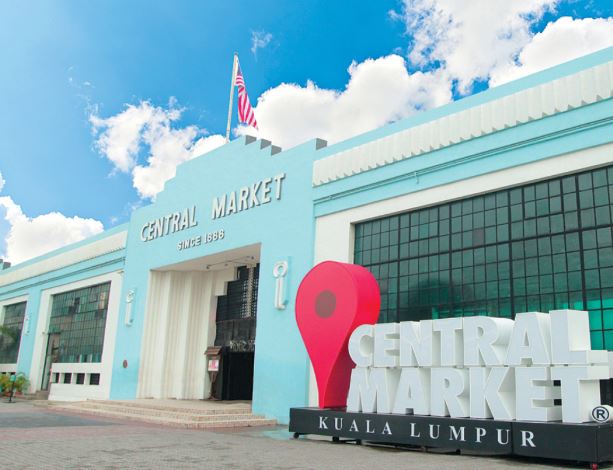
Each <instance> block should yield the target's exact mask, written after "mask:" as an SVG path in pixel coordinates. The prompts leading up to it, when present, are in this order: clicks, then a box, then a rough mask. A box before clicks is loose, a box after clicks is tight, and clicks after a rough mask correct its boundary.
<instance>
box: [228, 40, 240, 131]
mask: <svg viewBox="0 0 613 470" xmlns="http://www.w3.org/2000/svg"><path fill="white" fill-rule="evenodd" d="M237 70H238V54H237V53H236V52H235V53H234V63H233V64H232V84H231V85H230V103H229V104H228V126H227V127H226V143H228V142H230V123H231V122H232V102H233V100H234V85H235V83H236V72H237Z"/></svg>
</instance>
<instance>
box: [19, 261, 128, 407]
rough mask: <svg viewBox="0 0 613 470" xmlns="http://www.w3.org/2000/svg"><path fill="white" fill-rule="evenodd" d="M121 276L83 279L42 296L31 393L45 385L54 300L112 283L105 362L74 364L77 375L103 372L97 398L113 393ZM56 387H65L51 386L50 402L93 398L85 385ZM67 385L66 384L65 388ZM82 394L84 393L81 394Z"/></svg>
mask: <svg viewBox="0 0 613 470" xmlns="http://www.w3.org/2000/svg"><path fill="white" fill-rule="evenodd" d="M122 280H123V276H122V272H121V271H115V272H112V273H107V274H103V275H100V276H95V277H90V278H87V279H81V280H79V281H76V282H71V283H68V284H64V285H62V286H58V287H54V288H52V289H46V290H43V291H42V292H41V300H40V307H39V312H38V322H37V325H36V332H35V334H36V339H35V342H34V351H33V354H32V365H31V367H30V392H31V393H34V392H35V391H37V390H40V387H41V383H42V374H43V367H44V361H45V354H46V349H47V330H48V328H49V319H50V315H51V307H52V302H51V299H52V296H53V295H55V294H60V293H62V292H67V291H71V290H75V289H80V288H82V287H87V286H91V285H95V284H101V283H104V282H109V281H110V282H111V289H110V292H109V304H108V310H107V314H106V325H105V330H104V346H103V349H102V358H101V361H100V363H93V364H87V363H75V364H71V365H70V366H72V367H73V368H74V370H75V371H77V372H79V371H80V368H83V367H85V366H88V367H89V366H92V367H96V368H99V370H100V385H97V386H95V389H96V393H95V395H96V398H108V397H109V395H110V390H111V376H112V372H113V357H114V354H115V339H116V336H117V322H118V315H119V306H120V301H121V298H120V297H121V285H122ZM56 366H58V367H62V368H63V369H62V370H63V371H65V372H68V370H65V368H66V367H68V365H67V364H56V365H54V367H53V370H55V367H56ZM56 385H65V384H52V385H51V387H50V393H49V399H50V400H80V399H81V400H82V399H84V398H88V397H90V396H89V395H90V394H91V392H89V391H88V390H86V389H88V388H89V387H84V386H82V385H75V386H74V387H61V386H60V387H56ZM66 385H67V384H66ZM80 391H82V392H83V393H82V394H81V393H80Z"/></svg>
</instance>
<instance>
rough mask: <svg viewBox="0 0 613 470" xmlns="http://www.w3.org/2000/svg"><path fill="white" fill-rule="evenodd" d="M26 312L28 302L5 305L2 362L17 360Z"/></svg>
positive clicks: (0, 343) (0, 336)
mask: <svg viewBox="0 0 613 470" xmlns="http://www.w3.org/2000/svg"><path fill="white" fill-rule="evenodd" d="M25 314H26V302H20V303H18V304H12V305H7V306H5V307H4V315H3V320H2V324H1V325H2V331H0V364H14V363H16V362H17V356H18V355H19V344H20V342H21V330H22V329H23V319H24V317H25Z"/></svg>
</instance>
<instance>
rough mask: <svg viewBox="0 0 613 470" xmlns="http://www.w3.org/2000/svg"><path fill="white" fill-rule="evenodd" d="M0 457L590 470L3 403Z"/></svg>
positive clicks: (16, 463) (77, 462)
mask: <svg viewBox="0 0 613 470" xmlns="http://www.w3.org/2000/svg"><path fill="white" fill-rule="evenodd" d="M0 456H1V457H0V459H1V460H0V468H12V469H90V468H91V469H94V468H95V469H192V468H193V469H196V468H197V469H232V470H243V469H250V470H251V469H267V470H290V469H313V470H326V469H335V470H338V469H352V470H353V469H355V470H361V469H364V470H375V469H377V470H378V469H418V468H419V469H446V468H453V469H454V470H463V469H477V468H490V469H491V468H500V469H519V468H533V469H545V468H561V467H566V468H587V467H586V466H585V465H583V466H582V465H579V466H577V465H568V464H565V463H560V462H539V463H533V462H530V461H528V460H525V459H515V458H513V459H512V458H493V457H477V456H459V455H455V454H451V455H449V454H439V453H434V452H428V453H422V452H418V451H407V450H399V449H394V448H381V447H375V446H370V445H364V446H357V445H355V444H332V443H331V442H330V440H327V439H315V438H313V439H307V438H304V437H301V438H300V439H298V440H294V439H292V438H291V435H290V434H289V433H288V432H287V428H285V427H282V426H278V427H274V428H270V427H267V428H259V429H258V428H242V429H237V430H221V429H220V430H214V431H211V430H207V431H202V430H189V429H177V428H170V427H162V426H158V425H152V424H141V423H135V422H133V421H121V420H116V419H113V420H110V419H106V418H99V417H93V416H83V415H75V414H70V413H67V412H63V411H54V410H48V409H46V408H40V407H35V406H33V404H32V403H30V402H25V401H24V402H19V403H17V404H6V403H4V402H2V403H0ZM4 464H7V466H6V467H5V466H4ZM8 465H10V467H9V466H8Z"/></svg>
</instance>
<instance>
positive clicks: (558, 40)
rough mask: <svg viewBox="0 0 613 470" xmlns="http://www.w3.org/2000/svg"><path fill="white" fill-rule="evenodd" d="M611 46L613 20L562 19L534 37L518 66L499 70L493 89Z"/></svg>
mask: <svg viewBox="0 0 613 470" xmlns="http://www.w3.org/2000/svg"><path fill="white" fill-rule="evenodd" d="M609 46H613V18H585V19H573V18H569V17H567V16H565V17H562V18H558V19H557V20H556V21H555V22H552V23H549V24H548V25H547V27H546V28H545V29H544V30H543V32H541V33H538V34H536V35H535V36H534V38H533V39H532V41H531V42H530V43H529V44H528V45H526V47H524V49H523V50H522V51H521V53H520V54H519V57H518V60H517V63H516V64H509V65H506V66H505V67H501V68H499V69H497V70H495V71H494V72H493V73H492V76H491V79H490V86H495V85H500V84H501V83H505V82H508V81H511V80H515V79H518V78H521V77H523V76H526V75H529V74H532V73H535V72H538V71H540V70H544V69H546V68H549V67H552V66H554V65H557V64H560V63H563V62H567V61H569V60H572V59H576V58H577V57H581V56H584V55H586V54H589V53H591V52H595V51H597V50H600V49H604V48H605V47H609Z"/></svg>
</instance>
